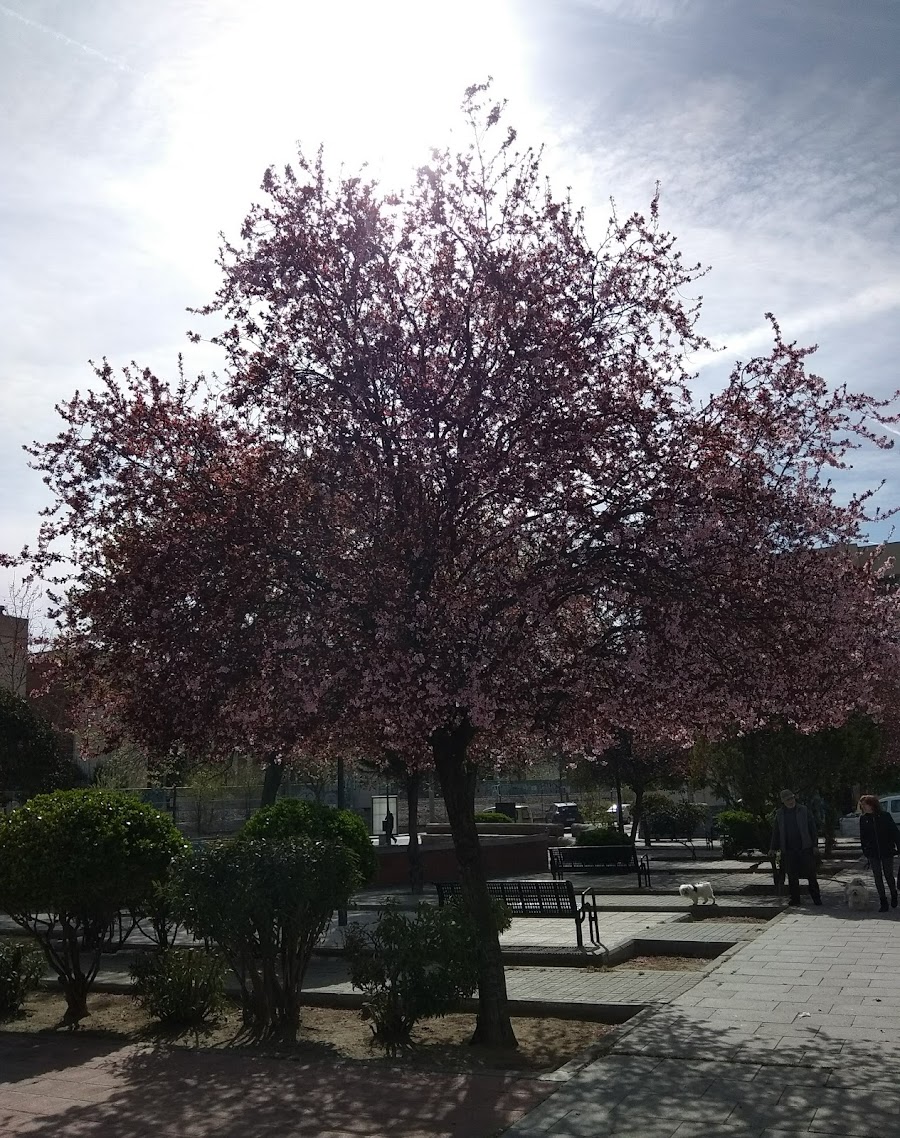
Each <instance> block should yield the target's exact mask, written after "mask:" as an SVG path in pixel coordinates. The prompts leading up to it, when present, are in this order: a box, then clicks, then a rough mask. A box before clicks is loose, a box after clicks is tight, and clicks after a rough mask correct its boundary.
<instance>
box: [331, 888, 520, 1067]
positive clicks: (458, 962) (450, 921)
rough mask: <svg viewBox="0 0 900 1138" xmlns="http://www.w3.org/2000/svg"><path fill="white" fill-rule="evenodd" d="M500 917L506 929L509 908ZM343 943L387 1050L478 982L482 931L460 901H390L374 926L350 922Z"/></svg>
mask: <svg viewBox="0 0 900 1138" xmlns="http://www.w3.org/2000/svg"><path fill="white" fill-rule="evenodd" d="M495 917H496V921H497V925H498V931H500V932H502V931H503V930H504V929H505V928H509V923H510V922H509V915H508V913H506V911H505V910H503V909H502V908H500V907H497V908H496V910H495ZM344 944H345V946H346V949H347V956H348V959H349V961H350V982H351V984H352V985H353V987H354V988H359V989H361V990H362V991H363V992H365V993H367V995H368V997H369V999H368V1002H367V1003H366V1005H365V1006H364V1013H365V1014H367V1015H368V1017H369V1018H370V1019H371V1021H372V1033H373V1035H374V1037H375V1040H376V1041H377V1042H378V1043H380V1044H381V1045H382V1046H383V1047H385V1048H386V1049H387V1050H388V1051H389V1052H394V1051H396V1050H397V1048H398V1047H402V1046H404V1045H408V1044H409V1043H410V1042H411V1038H410V1036H411V1032H412V1029H413V1028H414V1027H415V1025H416V1023H418V1021H419V1020H421V1019H433V1018H435V1017H439V1016H445V1015H447V1014H448V1013H449V1012H452V1011H453V1010H454V1009H455V1008H456V1007H457V1006H458V1005H459V1003H460V1002H461V1001H462V1000H464V999H468V998H470V997H471V996H472V995H473V994H474V992H475V989H476V988H477V986H478V940H477V933H476V929H475V926H474V924H473V922H472V919H471V917H469V915H468V914H467V912H466V910H465V909H464V908H463V907H462V906H461V905H457V904H453V905H448V906H446V907H445V908H441V909H436V908H434V906H432V905H419V906H418V908H417V909H416V912H415V914H414V915H409V914H406V913H403V912H401V910H400V909H399V908H398V907H397V906H396V905H388V906H386V907H385V908H384V909H382V910H381V914H380V917H379V919H378V922H377V924H376V925H375V926H374V927H366V926H362V925H351V926H350V928H348V929H347V932H346V933H345V939H344Z"/></svg>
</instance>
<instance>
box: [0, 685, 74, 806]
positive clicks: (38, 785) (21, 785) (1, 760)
mask: <svg viewBox="0 0 900 1138" xmlns="http://www.w3.org/2000/svg"><path fill="white" fill-rule="evenodd" d="M75 773H76V772H75V769H74V767H73V765H72V763H71V762H70V761H69V760H68V758H67V757H66V756H65V754H64V753H63V751H62V749H61V748H60V744H59V739H58V738H57V736H56V734H55V732H54V730H53V728H52V727H51V725H50V724H49V723H48V722H47V720H46V719H44V717H43V716H42V715H40V714H39V713H38V712H37V711H35V709H34V708H33V707H32V706H31V704H30V703H29V702H28V700H27V699H22V698H21V697H19V696H17V695H13V693H12V692H10V691H7V690H6V688H3V687H0V798H2V795H4V794H13V793H15V794H18V795H20V796H22V797H25V798H27V797H29V796H30V795H32V794H37V793H39V792H40V791H47V790H57V789H59V788H61V787H65V786H71V785H72V784H73V781H74V779H75Z"/></svg>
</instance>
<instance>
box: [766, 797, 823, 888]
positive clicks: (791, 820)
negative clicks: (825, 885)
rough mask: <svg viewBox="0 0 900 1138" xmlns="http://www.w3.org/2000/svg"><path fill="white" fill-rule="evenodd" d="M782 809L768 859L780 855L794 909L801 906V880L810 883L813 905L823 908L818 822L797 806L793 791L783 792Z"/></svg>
mask: <svg viewBox="0 0 900 1138" xmlns="http://www.w3.org/2000/svg"><path fill="white" fill-rule="evenodd" d="M781 801H782V803H783V805H782V806H781V809H780V810H779V811H778V812H777V813H776V815H775V825H774V826H773V827H772V840H771V841H770V842H769V847H770V848H769V856H770V857H773V858H774V857H775V856H776V854H777V853H778V852H779V851H780V853H781V858H782V865H783V866H784V872H785V874H786V876H787V879H788V888H789V889H790V892H791V900H790V904H791V905H799V904H800V878H801V877H805V878H806V880H807V881H808V882H809V895H810V897H812V901H813V904H814V905H821V904H822V895H821V893H820V892H819V882H818V879H817V878H816V846H817V844H818V840H819V838H818V835H817V834H816V822H815V819H814V818H813V816H812V813H811V812H810V811H809V810H807V808H806V807H805V806H801V805H800V804H799V803H798V802H797V797H796V795H795V794H794V792H793V791H792V790H782V792H781Z"/></svg>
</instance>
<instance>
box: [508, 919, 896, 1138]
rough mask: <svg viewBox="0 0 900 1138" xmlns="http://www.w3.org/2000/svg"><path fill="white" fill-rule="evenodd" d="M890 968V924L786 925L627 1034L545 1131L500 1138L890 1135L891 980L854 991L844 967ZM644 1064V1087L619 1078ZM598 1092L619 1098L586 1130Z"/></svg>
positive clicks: (879, 977) (576, 1081)
mask: <svg viewBox="0 0 900 1138" xmlns="http://www.w3.org/2000/svg"><path fill="white" fill-rule="evenodd" d="M823 954H827V955H823ZM896 955H900V923H889V922H882V921H877V920H874V919H858V918H854V919H852V920H848V919H847V917H846V916H844V915H843V914H842V913H829V912H828V910H824V911H823V910H822V909H820V910H818V911H815V910H809V911H805V910H801V911H800V912H798V913H791V914H789V915H786V916H783V917H781V918H780V919H779V920H778V921H776V922H773V923H772V924H771V925H768V926H766V927H765V929H764V930H763V932H762V934H761V935H760V936H759V938H758V939H756V940H754V941H750V942H747V943H744V944H741V945H739V946H738V947H737V948H736V949H734V950H733V953H732V955H730V956H729V957H728V958H727V959H724V960H723V961H722V962H721V963H720V964H719V965H718V966H716V967H714V969H713V970H712V971H709V972H706V973H701V974H699V978H698V980H697V983H696V984H695V985H694V986H693V987H692V988H690V989H689V990H688V991H687V992H685V993H684V994H683V995H682V996H678V997H675V999H674V1000H673V1001H672V1002H671V1003H669V1004H668V1005H666V1006H664V1007H659V1008H657V1009H656V1010H653V1011H652V1012H650V1013H647V1012H645V1013H643V1015H642V1016H641V1017H640V1020H639V1021H636V1022H635V1024H634V1025H633V1026H631V1027H629V1026H628V1025H626V1026H625V1027H624V1028H623V1029H622V1030H621V1034H620V1037H619V1039H618V1041H617V1042H616V1043H615V1044H614V1046H613V1049H612V1052H611V1054H609V1055H607V1056H604V1057H602V1058H600V1059H598V1060H597V1061H596V1062H595V1063H593V1064H591V1065H589V1066H588V1067H587V1068H585V1069H584V1071H582V1072H581V1073H579V1074H578V1075H576V1076H575V1078H573V1079H572V1080H571V1082H569V1083H567V1084H565V1085H563V1086H562V1087H561V1089H560V1090H559V1091H558V1092H557V1093H556V1094H555V1095H554V1096H553V1097H552V1098H550V1099H548V1100H547V1101H546V1103H545V1104H544V1106H543V1107H542V1108H541V1109H542V1110H546V1111H552V1112H553V1115H554V1118H555V1119H556V1121H555V1122H554V1123H553V1125H552V1126H544V1127H543V1128H540V1129H537V1130H532V1131H528V1129H527V1127H528V1125H529V1122H530V1116H529V1117H526V1118H525V1119H524V1120H522V1122H521V1123H519V1124H517V1125H516V1127H514V1128H513V1130H512V1131H510V1138H513V1136H514V1135H519V1134H521V1136H522V1138H524V1136H525V1135H526V1134H528V1133H531V1134H532V1135H536V1134H539V1133H546V1134H553V1135H556V1136H557V1138H576V1136H581V1135H586V1134H591V1135H594V1136H595V1138H601V1136H602V1138H607V1136H608V1138H617V1136H619V1135H622V1138H624V1136H625V1135H627V1134H634V1135H638V1134H639V1135H640V1136H641V1138H672V1136H673V1135H675V1136H676V1138H688V1136H689V1135H697V1136H698V1138H699V1136H702V1138H726V1136H727V1135H731V1134H741V1135H751V1136H753V1138H792V1136H794V1138H796V1136H797V1135H800V1134H805V1135H807V1138H809V1135H811V1134H818V1135H820V1138H828V1136H831V1138H858V1136H865V1135H873V1136H874V1135H877V1136H878V1138H892V1136H894V1135H900V1096H898V1091H897V1088H898V1085H900V992H898V989H900V968H898V969H897V971H896V972H892V971H891V969H890V968H889V967H888V966H887V965H885V972H884V973H883V974H876V975H875V977H873V978H872V979H870V980H865V981H863V980H860V979H859V978H857V977H851V976H850V975H849V973H850V971H851V968H849V967H846V966H845V958H846V961H847V962H849V963H852V964H853V965H855V966H856V967H855V969H853V970H854V971H860V972H862V971H865V970H867V969H869V968H873V967H878V965H876V964H874V961H876V960H878V961H880V960H882V959H883V958H887V959H888V960H891V959H892V958H893V957H894V956H896ZM825 961H827V962H828V963H827V964H825ZM819 962H821V963H822V966H819ZM844 972H846V973H848V975H843V973H844ZM881 1000H884V1001H886V1002H885V1004H884V1005H882V1004H881V1003H880V1001H881ZM888 1001H889V1002H888ZM875 1013H878V1014H875ZM654 1059H656V1060H657V1066H656V1067H655V1068H653V1069H652V1071H651V1072H650V1073H649V1074H648V1073H647V1070H646V1068H645V1069H644V1070H643V1071H642V1072H636V1074H635V1076H634V1077H629V1074H628V1071H629V1064H631V1063H641V1064H646V1063H649V1062H653V1060H654ZM607 1086H618V1087H620V1088H622V1087H624V1088H625V1089H626V1091H628V1095H627V1096H626V1098H624V1099H622V1098H619V1099H617V1102H615V1103H612V1102H610V1103H608V1104H607V1110H606V1113H605V1114H602V1113H601V1114H597V1112H596V1111H595V1112H594V1114H593V1121H594V1122H598V1123H600V1125H595V1126H594V1129H593V1130H592V1129H590V1121H589V1119H590V1116H591V1112H590V1111H589V1110H588V1109H587V1105H586V1104H585V1102H584V1101H583V1100H584V1099H585V1098H586V1096H587V1095H589V1094H590V1095H592V1096H593V1100H594V1101H595V1102H599V1103H602V1102H603V1096H604V1091H605V1089H606V1087H607ZM654 1086H656V1088H657V1089H658V1092H659V1093H657V1090H654ZM567 1103H568V1104H570V1106H571V1110H570V1111H569V1112H568V1113H566V1112H564V1111H562V1107H564V1106H565V1105H566V1104H567ZM726 1108H727V1109H726ZM557 1111H562V1112H561V1113H556V1112H557ZM548 1117H549V1115H548ZM675 1121H677V1122H678V1127H677V1128H676V1129H675V1130H674V1131H673V1130H672V1123H673V1122H675Z"/></svg>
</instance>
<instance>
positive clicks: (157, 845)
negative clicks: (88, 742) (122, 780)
mask: <svg viewBox="0 0 900 1138" xmlns="http://www.w3.org/2000/svg"><path fill="white" fill-rule="evenodd" d="M185 844H186V843H185V841H184V839H183V838H182V837H181V835H180V834H179V833H178V830H177V829H176V828H175V825H174V824H173V822H172V820H171V819H170V818H168V817H164V816H163V815H161V814H160V813H159V812H158V811H156V810H154V809H153V808H152V807H151V806H147V805H145V804H144V803H142V802H139V801H138V800H137V799H136V798H132V797H131V796H129V795H127V794H119V793H116V792H113V791H106V790H58V791H55V792H54V793H53V794H41V795H38V796H37V797H35V798H32V799H30V800H29V801H28V802H26V803H25V805H24V806H20V807H19V808H18V809H17V810H14V811H13V812H12V813H11V814H9V815H8V816H7V817H6V818H5V819H2V820H0V909H2V910H4V911H5V912H7V913H8V914H9V915H10V916H11V917H12V919H13V920H14V921H15V922H16V923H17V924H18V925H20V926H21V927H22V928H23V929H25V930H26V931H27V932H29V933H30V934H31V935H32V936H33V937H35V938H36V939H37V941H38V942H39V943H40V945H41V948H42V949H43V951H44V955H45V957H46V959H47V961H48V963H49V964H50V967H51V968H52V969H53V970H54V971H55V972H56V974H57V975H58V977H59V981H60V984H61V986H62V990H63V992H64V993H65V997H66V1005H67V1009H66V1021H67V1022H70V1023H72V1022H76V1023H77V1022H78V1020H81V1019H83V1018H84V1017H85V1016H86V1015H88V1009H87V994H88V992H89V990H90V988H91V985H92V984H93V982H94V978H95V977H96V975H97V970H98V968H99V967H100V955H101V953H102V951H103V950H104V948H110V947H112V948H116V947H119V946H120V945H121V944H123V943H124V941H125V939H126V938H127V936H128V933H129V932H130V930H131V928H132V920H131V918H130V916H129V917H127V918H126V919H124V920H123V914H140V913H143V912H146V911H147V909H148V907H149V906H150V905H151V903H152V898H153V895H154V892H155V891H156V890H158V888H159V887H160V885H161V884H162V883H163V882H164V881H165V879H166V877H167V875H168V872H169V868H170V866H171V863H172V860H173V858H175V857H176V856H177V854H178V853H179V852H180V851H181V850H183V849H184V847H185Z"/></svg>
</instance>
